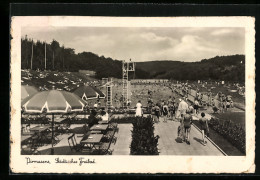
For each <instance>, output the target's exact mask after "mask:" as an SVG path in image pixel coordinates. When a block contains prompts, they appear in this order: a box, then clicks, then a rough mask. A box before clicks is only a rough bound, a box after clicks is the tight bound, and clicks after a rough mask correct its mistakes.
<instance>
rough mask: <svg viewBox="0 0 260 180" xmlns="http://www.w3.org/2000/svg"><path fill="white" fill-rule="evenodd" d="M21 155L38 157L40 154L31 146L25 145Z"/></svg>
mask: <svg viewBox="0 0 260 180" xmlns="http://www.w3.org/2000/svg"><path fill="white" fill-rule="evenodd" d="M21 154H22V155H40V154H41V152H40V151H38V150H37V148H36V147H32V146H31V145H25V146H23V147H22V148H21Z"/></svg>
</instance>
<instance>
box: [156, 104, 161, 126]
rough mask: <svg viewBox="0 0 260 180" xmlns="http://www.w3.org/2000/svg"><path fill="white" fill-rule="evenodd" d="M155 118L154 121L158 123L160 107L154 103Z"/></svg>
mask: <svg viewBox="0 0 260 180" xmlns="http://www.w3.org/2000/svg"><path fill="white" fill-rule="evenodd" d="M155 116H156V119H157V122H160V119H159V118H160V107H159V104H158V103H156V105H155Z"/></svg>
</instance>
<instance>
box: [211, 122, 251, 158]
mask: <svg viewBox="0 0 260 180" xmlns="http://www.w3.org/2000/svg"><path fill="white" fill-rule="evenodd" d="M209 126H210V127H211V128H212V129H213V130H215V131H216V132H218V133H219V134H221V135H222V136H223V137H225V138H226V139H227V140H228V141H229V142H230V143H231V144H233V145H234V146H235V147H236V148H237V149H239V150H240V151H241V152H242V153H245V151H246V141H245V138H246V134H245V130H244V128H243V127H242V126H241V125H240V124H236V123H234V122H233V121H231V120H229V121H227V120H220V119H217V118H211V120H210V121H209Z"/></svg>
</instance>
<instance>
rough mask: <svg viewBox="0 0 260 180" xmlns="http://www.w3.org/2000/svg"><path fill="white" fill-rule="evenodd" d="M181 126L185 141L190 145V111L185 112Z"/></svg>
mask: <svg viewBox="0 0 260 180" xmlns="http://www.w3.org/2000/svg"><path fill="white" fill-rule="evenodd" d="M183 124H184V131H185V141H186V143H187V144H188V145H190V130H191V124H192V116H191V115H190V111H189V110H187V114H184V115H183Z"/></svg>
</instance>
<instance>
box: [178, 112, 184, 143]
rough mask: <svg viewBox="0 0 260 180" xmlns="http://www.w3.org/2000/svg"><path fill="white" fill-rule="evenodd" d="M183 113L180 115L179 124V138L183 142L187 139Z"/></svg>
mask: <svg viewBox="0 0 260 180" xmlns="http://www.w3.org/2000/svg"><path fill="white" fill-rule="evenodd" d="M183 120H184V119H183V114H182V115H181V117H180V125H179V126H178V138H180V139H181V143H183V142H184V141H185V131H184V122H183Z"/></svg>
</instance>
